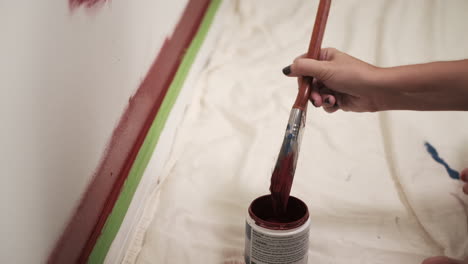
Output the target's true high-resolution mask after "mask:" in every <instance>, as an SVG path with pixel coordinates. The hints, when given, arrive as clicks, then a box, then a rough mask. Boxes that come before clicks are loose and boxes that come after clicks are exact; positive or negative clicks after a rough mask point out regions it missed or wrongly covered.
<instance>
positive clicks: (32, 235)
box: [0, 0, 187, 263]
mask: <svg viewBox="0 0 468 264" xmlns="http://www.w3.org/2000/svg"><path fill="white" fill-rule="evenodd" d="M186 2H187V0H176V1H163V0H157V1H155V0H136V1H128V0H112V1H111V2H110V3H108V4H107V5H105V6H103V7H102V8H99V9H96V10H92V11H90V10H83V9H80V10H77V12H70V10H69V9H68V1H67V0H60V1H58V0H41V1H32V0H31V1H26V0H18V1H0V100H1V103H0V121H1V127H0V128H1V129H0V165H1V167H0V168H1V174H0V175H1V178H0V179H1V184H0V203H1V207H0V209H1V211H0V212H1V218H0V219H1V220H0V262H1V263H38V262H44V261H45V260H46V258H47V256H48V254H49V252H50V250H51V249H52V247H53V246H54V244H55V242H56V240H57V239H58V237H59V236H60V234H61V233H62V231H63V229H64V227H65V225H66V223H67V222H68V220H69V219H70V217H71V214H72V212H73V210H74V209H75V208H76V206H77V203H78V202H79V200H80V198H81V196H82V194H83V192H84V190H85V188H86V186H87V184H88V183H89V180H90V179H91V176H92V175H93V172H94V170H95V169H96V167H97V165H98V163H99V160H100V159H101V157H102V154H103V152H104V149H105V146H106V143H107V142H108V140H109V139H110V136H111V134H112V131H113V129H114V127H115V126H116V124H117V122H118V120H119V117H120V116H121V114H122V113H123V110H124V108H125V106H126V105H127V103H128V99H129V97H130V96H131V95H132V94H133V92H134V91H135V90H136V88H137V87H138V85H139V84H140V82H141V80H142V79H143V78H144V76H145V74H146V72H147V70H148V69H149V67H150V65H151V63H152V62H153V60H154V59H155V57H156V55H157V52H158V50H159V48H160V47H161V45H162V42H163V40H164V37H165V36H166V35H168V34H169V33H170V32H172V30H173V27H174V25H175V24H176V22H177V21H178V19H179V16H180V14H181V12H182V11H183V8H184V7H185V4H186Z"/></svg>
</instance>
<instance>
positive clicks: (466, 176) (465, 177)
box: [460, 168, 468, 182]
mask: <svg viewBox="0 0 468 264" xmlns="http://www.w3.org/2000/svg"><path fill="white" fill-rule="evenodd" d="M460 179H461V180H462V181H464V182H467V181H468V168H466V169H464V170H462V172H461V173H460Z"/></svg>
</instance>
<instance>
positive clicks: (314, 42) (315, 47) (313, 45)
mask: <svg viewBox="0 0 468 264" xmlns="http://www.w3.org/2000/svg"><path fill="white" fill-rule="evenodd" d="M330 6H331V0H320V3H319V6H318V9H317V15H316V16H315V24H314V29H313V31H312V36H311V37H310V42H309V49H308V51H307V58H309V59H314V60H318V59H319V58H320V50H321V46H322V40H323V34H324V33H325V26H326V24H327V20H328V13H329V12H330ZM311 84H312V77H305V78H304V80H303V82H302V83H301V85H300V86H299V92H298V94H297V97H296V101H295V102H294V105H293V108H298V109H301V110H304V111H305V110H306V109H307V102H308V101H309V97H310V92H311V90H312V87H311Z"/></svg>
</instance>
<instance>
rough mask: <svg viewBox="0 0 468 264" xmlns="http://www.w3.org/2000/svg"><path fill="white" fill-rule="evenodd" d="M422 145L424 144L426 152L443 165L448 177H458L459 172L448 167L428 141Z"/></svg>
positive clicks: (456, 178)
mask: <svg viewBox="0 0 468 264" xmlns="http://www.w3.org/2000/svg"><path fill="white" fill-rule="evenodd" d="M424 145H425V146H426V150H427V152H429V154H431V156H432V158H433V159H434V160H435V161H436V162H438V163H440V164H442V165H443V166H444V167H445V169H446V170H447V173H448V175H449V176H450V178H452V179H455V180H459V179H460V174H459V173H458V171H456V170H454V169H452V168H450V166H449V165H448V164H447V162H445V161H444V160H443V159H442V158H441V157H439V153H437V150H436V149H435V148H434V147H433V146H432V145H431V144H429V142H426V143H424Z"/></svg>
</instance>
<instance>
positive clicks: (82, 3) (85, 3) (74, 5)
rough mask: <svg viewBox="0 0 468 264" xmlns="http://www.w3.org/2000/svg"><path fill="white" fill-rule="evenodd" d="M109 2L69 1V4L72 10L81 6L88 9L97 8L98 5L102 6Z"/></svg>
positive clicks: (99, 0)
mask: <svg viewBox="0 0 468 264" xmlns="http://www.w3.org/2000/svg"><path fill="white" fill-rule="evenodd" d="M107 1H108V0H68V4H69V5H70V8H71V9H74V8H77V7H79V6H84V7H86V8H91V7H95V6H97V5H102V4H104V3H105V2H107Z"/></svg>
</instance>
